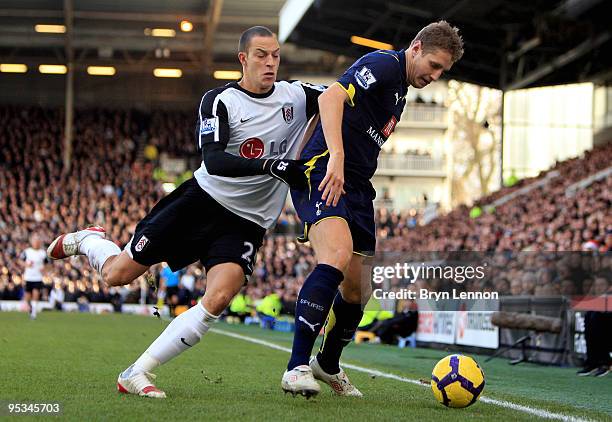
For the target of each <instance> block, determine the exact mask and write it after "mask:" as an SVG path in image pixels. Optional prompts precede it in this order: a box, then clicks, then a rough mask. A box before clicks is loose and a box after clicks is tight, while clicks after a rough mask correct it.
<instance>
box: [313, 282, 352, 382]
mask: <svg viewBox="0 0 612 422" xmlns="http://www.w3.org/2000/svg"><path fill="white" fill-rule="evenodd" d="M362 317H363V310H362V309H361V304H360V303H348V302H346V301H345V300H344V299H343V298H342V295H341V294H340V292H338V294H337V295H336V299H335V300H334V304H333V306H332V309H331V312H330V313H329V317H328V318H327V321H326V322H325V337H324V338H323V343H322V344H321V348H320V349H319V353H318V354H317V361H319V365H321V368H323V370H324V371H325V372H327V373H328V374H331V375H333V374H337V373H338V372H340V355H341V354H342V350H343V349H344V347H345V346H346V345H347V344H349V343H350V342H351V340H352V339H353V336H354V335H355V331H357V327H358V326H359V322H360V321H361V318H362Z"/></svg>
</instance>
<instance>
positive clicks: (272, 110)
mask: <svg viewBox="0 0 612 422" xmlns="http://www.w3.org/2000/svg"><path fill="white" fill-rule="evenodd" d="M324 89H325V87H323V86H315V85H310V84H307V83H304V82H300V81H293V82H288V81H280V82H275V83H274V87H273V88H272V89H271V90H270V91H269V92H267V93H265V94H254V93H252V92H248V91H246V90H244V89H243V88H242V87H241V86H240V85H238V83H236V82H232V83H229V84H227V85H225V86H223V87H219V88H216V89H213V90H211V91H208V92H207V93H206V94H204V96H203V97H202V101H201V102H200V110H199V136H198V142H199V146H200V147H202V146H203V145H204V144H206V143H212V142H220V143H222V144H223V145H224V146H225V151H226V152H227V153H230V154H233V155H236V156H240V157H244V158H262V159H266V158H286V159H295V158H296V156H297V153H298V150H299V147H300V143H301V141H302V137H303V136H304V132H305V130H306V126H307V125H308V121H309V120H310V118H311V117H312V116H313V115H314V114H316V113H317V112H318V103H317V101H318V96H319V94H321V92H322V91H323V90H324ZM194 176H195V178H196V180H197V182H198V184H199V185H200V187H201V188H202V189H204V190H205V191H206V192H207V193H208V194H209V195H210V196H211V197H213V198H214V199H215V200H216V201H217V202H219V203H220V204H221V205H223V206H224V207H225V208H227V209H228V210H230V211H231V212H233V213H234V214H237V215H239V216H240V217H243V218H245V219H247V220H250V221H253V222H254V223H257V224H259V225H260V226H262V227H264V228H266V229H268V228H270V227H272V226H273V225H274V223H275V221H276V219H277V218H278V216H279V215H280V213H281V211H282V208H283V205H284V204H285V200H286V197H287V192H288V187H287V185H285V184H284V183H283V182H281V181H279V180H276V179H274V178H271V177H270V176H268V175H256V176H244V177H224V176H216V175H211V174H209V173H208V171H207V170H206V165H205V164H204V162H203V161H202V164H201V166H200V168H199V169H198V170H196V171H195V173H194Z"/></svg>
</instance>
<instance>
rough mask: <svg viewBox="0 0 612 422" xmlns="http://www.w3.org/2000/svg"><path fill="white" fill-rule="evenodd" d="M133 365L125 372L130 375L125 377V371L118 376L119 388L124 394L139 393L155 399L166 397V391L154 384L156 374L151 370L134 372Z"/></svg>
mask: <svg viewBox="0 0 612 422" xmlns="http://www.w3.org/2000/svg"><path fill="white" fill-rule="evenodd" d="M130 369H131V367H130V368H128V370H126V371H125V372H127V373H128V374H129V375H128V377H127V378H124V377H123V374H124V373H125V372H122V373H120V374H119V378H117V390H118V391H119V392H120V393H124V394H137V395H139V396H142V397H151V398H154V399H165V398H166V393H164V392H163V391H161V390H160V389H159V388H157V387H156V386H155V385H154V384H153V380H154V379H155V374H152V373H150V372H138V373H136V372H132V371H130Z"/></svg>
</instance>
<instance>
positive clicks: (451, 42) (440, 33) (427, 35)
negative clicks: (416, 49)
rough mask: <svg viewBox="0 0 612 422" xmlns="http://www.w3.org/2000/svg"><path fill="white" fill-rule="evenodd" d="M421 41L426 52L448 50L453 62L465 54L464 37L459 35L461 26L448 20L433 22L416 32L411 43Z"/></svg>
mask: <svg viewBox="0 0 612 422" xmlns="http://www.w3.org/2000/svg"><path fill="white" fill-rule="evenodd" d="M416 41H421V45H422V48H423V52H424V53H432V52H434V51H435V50H444V51H447V52H448V53H449V54H450V55H451V57H452V61H453V63H455V62H456V61H457V60H459V59H460V58H461V56H463V38H461V35H459V28H457V27H456V26H451V25H450V24H449V23H448V22H446V21H438V22H432V23H430V24H429V25H427V26H426V27H424V28H423V29H421V30H420V31H419V33H418V34H416V37H414V39H413V40H412V42H411V43H410V46H411V47H412V45H414V43H415V42H416Z"/></svg>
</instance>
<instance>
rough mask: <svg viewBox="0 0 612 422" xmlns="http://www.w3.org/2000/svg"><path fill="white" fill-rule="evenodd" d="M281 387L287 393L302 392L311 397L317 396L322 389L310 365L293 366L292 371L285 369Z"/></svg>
mask: <svg viewBox="0 0 612 422" xmlns="http://www.w3.org/2000/svg"><path fill="white" fill-rule="evenodd" d="M281 387H282V388H283V391H284V392H285V394H286V393H291V394H293V397H295V395H296V394H301V395H302V396H304V397H306V398H307V399H309V398H310V397H313V396H316V395H317V394H319V391H321V386H320V385H319V383H318V382H316V381H315V379H314V377H313V376H312V369H310V367H309V366H308V365H300V366H297V367H295V368H293V369H292V370H291V371H285V373H284V374H283V380H282V381H281Z"/></svg>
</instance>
